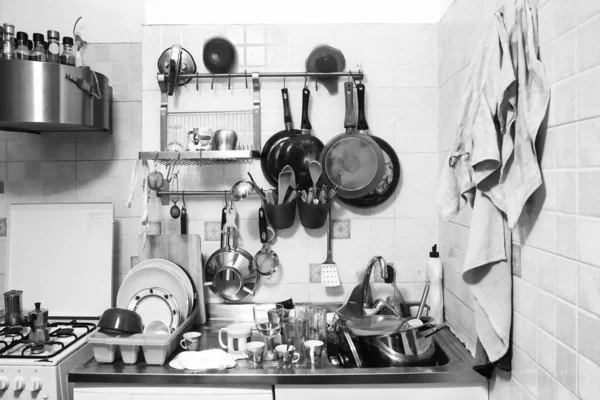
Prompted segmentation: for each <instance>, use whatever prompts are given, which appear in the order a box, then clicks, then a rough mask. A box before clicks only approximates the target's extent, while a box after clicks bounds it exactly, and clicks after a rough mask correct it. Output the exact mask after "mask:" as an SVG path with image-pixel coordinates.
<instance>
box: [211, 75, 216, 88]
mask: <svg viewBox="0 0 600 400" xmlns="http://www.w3.org/2000/svg"><path fill="white" fill-rule="evenodd" d="M210 90H215V74H212V79H211V80H210Z"/></svg>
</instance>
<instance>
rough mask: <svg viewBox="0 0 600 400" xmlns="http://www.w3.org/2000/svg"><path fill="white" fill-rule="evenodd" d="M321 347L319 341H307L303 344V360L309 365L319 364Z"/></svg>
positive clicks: (322, 344) (321, 343)
mask: <svg viewBox="0 0 600 400" xmlns="http://www.w3.org/2000/svg"><path fill="white" fill-rule="evenodd" d="M323 346H324V343H323V342H322V341H320V340H307V341H306V342H304V345H303V351H304V359H305V360H308V362H310V363H311V364H320V363H321V355H322V354H323Z"/></svg>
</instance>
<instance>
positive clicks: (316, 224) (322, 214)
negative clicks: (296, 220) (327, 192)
mask: <svg viewBox="0 0 600 400" xmlns="http://www.w3.org/2000/svg"><path fill="white" fill-rule="evenodd" d="M329 206H330V204H329V202H327V203H321V204H311V203H306V202H304V201H302V199H301V198H299V197H298V213H299V214H300V223H302V226H303V227H305V228H308V229H319V228H320V227H322V226H323V225H325V222H326V221H327V214H328V213H329V208H330V207H329Z"/></svg>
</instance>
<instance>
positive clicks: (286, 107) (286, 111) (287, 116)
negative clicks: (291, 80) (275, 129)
mask: <svg viewBox="0 0 600 400" xmlns="http://www.w3.org/2000/svg"><path fill="white" fill-rule="evenodd" d="M281 99H282V100H283V122H284V124H285V129H286V130H287V131H288V132H290V131H291V130H292V125H293V123H292V112H291V110H290V98H289V95H288V90H287V88H283V89H281Z"/></svg>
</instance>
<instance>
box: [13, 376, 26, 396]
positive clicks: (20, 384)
mask: <svg viewBox="0 0 600 400" xmlns="http://www.w3.org/2000/svg"><path fill="white" fill-rule="evenodd" d="M13 386H14V387H15V392H20V391H21V390H23V389H25V380H24V379H23V377H21V376H17V377H16V378H15V379H14V380H13Z"/></svg>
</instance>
